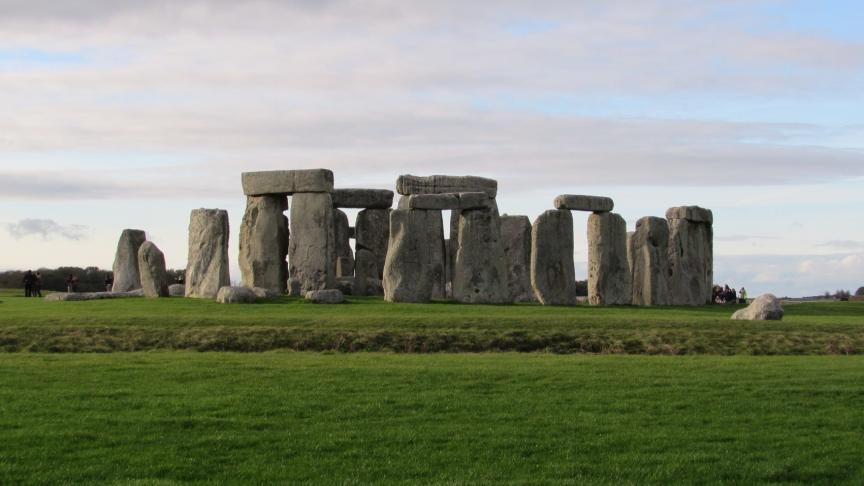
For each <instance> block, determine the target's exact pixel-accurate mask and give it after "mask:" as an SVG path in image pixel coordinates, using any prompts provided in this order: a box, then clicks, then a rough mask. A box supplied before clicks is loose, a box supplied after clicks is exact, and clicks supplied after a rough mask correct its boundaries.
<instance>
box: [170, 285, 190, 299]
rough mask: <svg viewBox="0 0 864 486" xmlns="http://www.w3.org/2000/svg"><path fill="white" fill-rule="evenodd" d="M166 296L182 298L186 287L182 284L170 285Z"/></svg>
mask: <svg viewBox="0 0 864 486" xmlns="http://www.w3.org/2000/svg"><path fill="white" fill-rule="evenodd" d="M168 295H170V296H171V297H183V296H185V295H186V286H185V285H183V284H171V285H169V286H168Z"/></svg>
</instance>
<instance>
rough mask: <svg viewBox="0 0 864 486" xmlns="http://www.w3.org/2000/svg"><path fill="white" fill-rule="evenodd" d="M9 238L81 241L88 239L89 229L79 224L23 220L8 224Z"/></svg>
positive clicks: (45, 220)
mask: <svg viewBox="0 0 864 486" xmlns="http://www.w3.org/2000/svg"><path fill="white" fill-rule="evenodd" d="M5 226H6V231H7V232H8V233H9V236H11V237H13V238H15V239H16V240H20V239H21V238H26V237H28V236H41V237H42V239H43V240H52V239H55V238H61V239H66V240H75V241H77V240H81V239H84V238H86V237H87V234H88V230H89V229H88V228H87V227H86V226H83V225H78V224H68V225H62V224H60V223H58V222H56V221H54V220H51V219H22V220H20V221H18V222H17V223H7V224H6V225H5Z"/></svg>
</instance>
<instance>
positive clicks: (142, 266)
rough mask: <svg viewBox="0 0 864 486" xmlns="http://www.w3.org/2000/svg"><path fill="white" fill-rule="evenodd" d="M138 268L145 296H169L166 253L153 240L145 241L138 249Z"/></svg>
mask: <svg viewBox="0 0 864 486" xmlns="http://www.w3.org/2000/svg"><path fill="white" fill-rule="evenodd" d="M138 269H139V271H140V273H141V289H142V290H143V291H144V297H150V298H155V297H168V272H167V271H166V269H165V254H163V253H162V251H161V250H160V249H159V248H158V247H157V246H156V245H155V244H154V243H153V242H152V241H145V242H144V243H142V244H141V248H139V249H138Z"/></svg>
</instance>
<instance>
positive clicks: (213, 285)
mask: <svg viewBox="0 0 864 486" xmlns="http://www.w3.org/2000/svg"><path fill="white" fill-rule="evenodd" d="M229 231H230V230H229V227H228V211H225V210H224V209H195V210H193V211H192V214H191V216H190V218H189V257H188V259H187V260H186V297H195V298H201V299H213V298H215V297H216V294H217V293H218V292H219V289H220V288H222V287H225V286H227V285H229V284H230V282H231V276H230V274H229V273H228V235H229V234H230V233H229Z"/></svg>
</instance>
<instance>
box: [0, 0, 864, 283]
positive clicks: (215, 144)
mask: <svg viewBox="0 0 864 486" xmlns="http://www.w3.org/2000/svg"><path fill="white" fill-rule="evenodd" d="M862 21H864V8H862V7H860V6H859V5H856V3H855V2H852V1H829V2H805V1H781V0H765V1H760V0H754V1H749V2H738V1H718V2H710V3H709V2H689V1H684V0H680V1H673V0H669V1H659V0H656V1H655V0H646V1H643V2H625V1H610V2H572V1H555V0H549V1H538V2H532V3H531V5H526V4H525V3H524V2H516V1H501V2H494V3H493V2H472V3H470V4H465V3H464V2H456V1H452V0H442V1H440V2H434V3H432V2H423V3H420V2H392V1H383V0H382V1H371V2H356V1H345V0H332V1H327V2H308V1H292V2H275V1H274V2H270V1H261V2H229V1H226V0H209V1H191V2H184V3H183V4H182V5H178V4H175V3H174V2H167V1H164V2H163V1H161V0H156V1H153V2H124V1H112V2H109V1H102V0H93V1H92V2H83V3H75V4H61V5H59V6H58V5H57V4H56V3H54V2H49V1H47V0H35V1H32V2H27V3H13V4H10V5H7V6H4V15H3V16H2V17H0V29H2V32H3V33H4V36H3V37H4V43H3V47H0V106H4V109H3V110H2V112H0V248H2V251H0V268H23V267H38V266H57V265H61V264H75V265H82V266H83V265H99V266H103V267H108V266H110V264H111V261H112V259H113V250H114V246H115V244H116V238H117V236H118V235H119V233H120V231H121V230H122V229H123V228H127V227H137V228H141V229H145V230H147V231H148V233H149V234H150V237H151V238H152V239H154V240H155V241H156V242H157V243H158V244H159V245H160V247H162V249H163V250H164V251H165V252H166V256H167V259H168V263H169V264H170V265H172V266H175V267H182V266H183V265H184V264H185V256H186V255H185V254H186V248H185V246H186V226H187V224H188V215H189V211H190V210H191V209H194V208H197V207H220V208H226V209H229V211H230V214H231V221H232V226H233V228H235V231H234V233H235V234H236V229H237V228H239V223H240V218H241V216H242V209H243V204H244V200H243V197H242V194H241V191H240V185H239V174H240V172H242V171H247V170H262V169H280V168H306V167H328V168H331V169H333V170H334V172H335V173H336V183H337V186H342V187H356V186H368V187H381V188H393V185H394V183H395V180H396V177H397V176H398V175H399V174H402V173H417V174H431V173H453V174H464V173H471V174H476V175H483V176H487V177H493V178H496V179H498V180H499V182H500V187H501V190H500V197H499V205H500V206H501V208H502V211H506V212H509V213H511V214H527V215H529V217H531V218H532V219H533V218H534V217H536V216H537V215H538V214H539V213H540V212H542V211H543V210H545V209H548V208H550V207H551V204H552V200H553V198H554V197H555V196H556V195H557V194H561V193H585V194H602V195H608V196H611V197H613V198H614V199H615V201H616V211H618V212H620V213H621V214H622V215H623V216H624V217H625V218H626V219H627V221H628V224H629V225H630V226H631V227H632V226H633V225H634V224H635V221H636V220H637V219H638V218H639V217H641V216H646V215H662V214H663V213H664V211H665V208H667V207H669V206H673V205H681V204H699V205H702V206H705V207H709V208H711V209H713V210H714V213H715V222H716V223H715V235H716V237H717V238H716V241H715V253H716V265H715V267H716V268H715V272H716V275H717V278H718V281H720V282H722V283H725V282H726V281H728V283H730V284H732V285H735V286H741V285H746V286H747V287H748V289H750V291H751V293H754V292H755V293H759V292H767V291H771V292H775V293H778V294H787V295H807V294H815V293H821V292H824V291H826V290H832V291H833V290H836V289H838V288H851V289H853V290H854V288H857V287H858V286H862V285H864V228H862V225H861V223H860V222H861V217H860V209H861V207H862V204H864V112H862V110H861V109H860V107H861V106H864V32H862V29H860V27H859V26H860V25H862ZM575 219H576V226H577V227H576V232H577V234H576V242H577V244H576V260H577V275H578V276H583V277H584V275H585V273H586V272H585V268H584V267H585V258H586V251H585V245H584V241H583V240H584V237H582V236H581V235H583V234H584V231H585V227H584V226H585V219H587V218H583V217H581V216H580V215H576V218H575ZM232 247H233V249H236V240H235V241H234V242H233V245H232ZM233 253H234V254H236V251H234V252H233ZM232 258H233V255H232ZM233 270H234V272H233V275H232V278H234V279H238V280H239V271H238V270H237V266H236V265H235V266H234V269H233Z"/></svg>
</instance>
